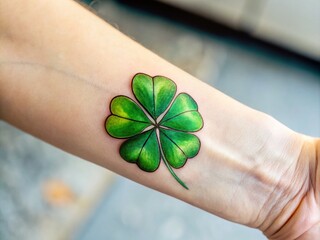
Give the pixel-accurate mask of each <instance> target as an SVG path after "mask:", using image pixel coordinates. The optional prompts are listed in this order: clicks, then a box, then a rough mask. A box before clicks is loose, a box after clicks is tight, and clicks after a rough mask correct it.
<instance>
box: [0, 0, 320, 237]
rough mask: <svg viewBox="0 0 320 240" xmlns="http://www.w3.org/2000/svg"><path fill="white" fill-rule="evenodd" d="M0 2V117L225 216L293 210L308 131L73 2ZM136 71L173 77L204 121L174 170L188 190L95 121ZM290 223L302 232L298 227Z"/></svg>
mask: <svg viewBox="0 0 320 240" xmlns="http://www.w3.org/2000/svg"><path fill="white" fill-rule="evenodd" d="M17 2H18V3H17ZM0 4H1V5H0V11H2V12H0V18H1V19H0V24H1V26H0V28H1V31H0V32H1V34H2V35H1V39H0V41H1V43H2V44H1V45H0V58H1V59H0V61H1V65H0V86H1V88H0V94H1V99H0V107H1V108H0V114H1V116H2V118H3V119H4V120H5V121H8V122H9V123H11V124H13V125H15V126H17V127H19V128H21V129H22V130H25V131H27V132H29V133H31V134H33V135H35V136H37V137H39V138H41V139H43V140H45V141H47V142H49V143H51V144H53V145H56V146H58V147H60V148H62V149H64V150H66V151H68V152H71V153H74V154H76V155H78V156H80V157H82V158H85V159H87V160H89V161H92V162H94V163H97V164H99V165H101V166H104V167H106V168H108V169H110V170H112V171H114V172H117V173H119V174H121V175H123V176H126V177H128V178H130V179H133V180H135V181H137V182H140V183H142V184H144V185H147V186H149V187H152V188H154V189H157V190H159V191H162V192H164V193H167V194H169V195H172V196H174V197H177V198H179V199H182V200H183V201H186V202H189V203H191V204H193V205H196V206H198V207H200V208H203V209H205V210H207V211H209V212H211V213H214V214H217V215H219V216H221V217H224V218H226V219H228V220H231V221H236V222H240V223H242V224H245V225H248V226H252V227H259V228H260V229H261V230H266V229H267V228H269V233H273V232H276V231H277V230H278V229H280V228H281V227H282V226H283V225H284V224H285V223H286V222H287V220H288V219H289V218H290V217H291V215H292V214H293V213H294V212H295V211H296V209H297V208H298V206H299V204H300V203H301V201H302V198H303V196H305V195H306V193H307V190H309V187H310V186H309V185H306V184H307V183H309V182H308V181H309V180H310V179H311V178H310V176H311V173H312V169H313V167H311V166H313V163H315V156H312V153H313V152H314V149H315V148H314V144H315V140H314V139H311V138H307V137H304V136H302V135H299V134H297V133H294V132H293V131H291V130H289V129H287V128H286V127H284V126H283V125H281V124H280V123H278V122H277V121H275V120H274V119H272V118H271V117H269V116H267V115H265V114H263V113H260V112H258V111H255V110H253V109H250V108H248V107H246V106H244V105H242V104H240V103H238V102H236V101H234V100H232V99H230V98H229V97H227V96H225V95H223V94H222V93H220V92H218V91H217V90H215V89H213V88H211V87H209V86H207V85H206V84H204V83H202V82H200V81H198V80H197V79H195V78H193V77H192V76H190V75H188V74H186V73H185V72H183V71H181V70H180V69H178V68H176V67H174V66H173V65H171V64H169V63H167V62H166V61H164V60H162V59H161V58H159V57H158V56H156V55H154V54H153V53H151V52H149V51H148V50H146V49H144V48H143V47H141V46H140V45H138V44H136V43H135V42H133V41H132V40H130V39H129V38H127V37H125V36H123V35H122V34H121V33H119V32H118V31H116V30H115V29H113V28H112V27H111V26H109V25H108V24H106V23H105V22H103V21H102V20H100V19H99V18H97V17H96V16H94V15H93V14H91V13H90V12H88V11H87V10H85V9H83V8H82V7H80V6H79V5H77V4H76V3H74V2H72V1H62V0H60V1H55V2H44V1H35V0H34V1H27V2H26V1H24V2H23V3H22V2H20V1H2V2H1V3H0ZM17 4H19V5H20V7H19V8H17V7H15V6H16V5H17ZM137 72H145V73H148V74H149V75H152V76H154V75H163V76H167V77H169V78H171V79H173V80H174V81H175V82H176V84H177V86H178V90H179V92H187V93H189V94H190V95H191V96H192V97H193V98H194V99H195V100H196V101H197V103H198V105H199V111H200V112H201V114H202V117H203V120H204V127H203V129H202V130H201V131H199V132H198V133H196V135H197V136H198V137H199V139H200V141H201V149H200V152H199V154H198V155H197V156H196V157H195V158H194V159H190V160H188V162H187V164H186V165H185V166H184V167H183V168H181V169H179V170H177V173H178V174H179V176H180V178H181V179H183V180H184V181H185V182H186V184H187V185H188V187H189V190H188V191H186V190H185V189H183V188H182V187H181V186H180V185H179V184H177V183H176V182H175V181H174V179H173V178H172V177H171V175H170V174H169V173H168V171H167V169H166V167H165V166H164V164H161V165H160V168H159V169H158V170H157V171H156V172H154V173H146V172H143V171H141V170H140V169H139V168H137V166H135V165H131V164H128V163H127V162H125V161H124V160H123V159H121V157H120V155H119V147H120V144H121V142H122V141H120V140H116V139H113V138H111V137H110V136H108V135H107V134H106V132H105V130H104V121H105V118H106V117H107V115H109V114H110V113H109V110H108V107H109V103H110V101H111V99H112V98H113V97H114V96H116V95H121V94H124V95H127V96H131V97H132V92H131V86H130V83H131V79H132V77H133V76H134V75H135V74H136V73H137ZM302 150H303V151H302ZM314 169H315V167H314ZM293 179H295V181H293ZM292 199H293V200H294V201H293V202H292V203H289V201H290V200H292ZM274 206H276V207H277V208H273V207H274ZM284 207H287V209H286V211H285V213H284V214H283V213H281V210H282V209H284ZM288 207H289V209H288ZM280 213H281V214H280ZM279 216H282V217H283V218H282V219H281V220H279V222H276V224H272V223H273V222H274V220H275V219H276V218H278V219H280V218H279ZM287 226H289V225H287ZM306 227H307V226H306ZM297 231H303V229H301V226H300V229H299V230H297ZM286 232H290V231H286ZM295 234H298V233H295ZM286 239H287V238H286Z"/></svg>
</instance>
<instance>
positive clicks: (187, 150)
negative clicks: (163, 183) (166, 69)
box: [105, 73, 203, 189]
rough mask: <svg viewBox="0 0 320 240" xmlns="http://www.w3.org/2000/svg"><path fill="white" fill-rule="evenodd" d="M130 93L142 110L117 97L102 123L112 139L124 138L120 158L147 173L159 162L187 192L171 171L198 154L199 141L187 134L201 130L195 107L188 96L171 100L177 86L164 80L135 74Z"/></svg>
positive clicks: (132, 103) (199, 117) (163, 78)
mask: <svg viewBox="0 0 320 240" xmlns="http://www.w3.org/2000/svg"><path fill="white" fill-rule="evenodd" d="M132 91H133V94H134V96H135V98H136V99H137V101H138V103H139V104H140V105H141V106H142V107H140V105H138V103H136V102H135V101H134V100H132V99H130V98H129V97H126V96H116V97H115V98H113V99H112V101H111V103H110V112H111V115H109V116H108V118H107V119H106V123H105V128H106V130H107V132H108V134H109V135H110V136H111V137H114V138H127V140H126V141H124V142H123V143H122V145H121V147H120V155H121V157H122V158H123V159H124V160H126V161H127V162H129V163H136V164H137V165H138V166H139V168H140V169H142V170H143V171H146V172H154V171H156V170H157V169H158V167H159V165H160V161H161V159H162V160H163V162H164V163H165V165H166V167H167V168H168V170H169V172H170V173H171V175H172V176H173V177H174V178H175V179H176V180H177V181H178V182H179V183H180V184H181V185H182V186H183V187H184V188H186V189H188V187H187V185H186V184H185V183H184V182H183V181H182V180H181V179H180V178H179V177H178V176H177V175H176V174H175V172H174V171H173V168H175V169H177V168H181V167H183V166H184V165H185V163H186V162H187V160H188V159H189V158H193V157H195V156H196V155H197V154H198V152H199V150H200V140H199V138H198V137H197V136H196V135H194V134H191V133H188V132H197V131H199V130H200V129H201V128H202V127H203V120H202V117H201V115H200V113H199V112H198V105H197V103H196V102H195V101H194V99H193V98H192V97H191V96H190V95H189V94H187V93H180V94H178V95H177V96H176V98H175V99H174V97H175V94H176V91H177V86H176V84H175V83H174V82H173V81H172V80H170V79H169V78H166V77H163V76H155V77H150V76H148V75H146V74H143V73H138V74H136V75H135V76H134V78H133V80H132ZM170 104H171V105H170ZM147 115H149V117H148V116H147ZM159 118H160V119H159Z"/></svg>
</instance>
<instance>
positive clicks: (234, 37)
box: [0, 0, 320, 240]
mask: <svg viewBox="0 0 320 240" xmlns="http://www.w3.org/2000/svg"><path fill="white" fill-rule="evenodd" d="M83 2H84V3H85V4H89V5H90V7H91V8H92V9H93V11H94V12H96V14H98V15H99V16H101V17H102V18H104V19H106V21H108V22H109V23H111V24H112V25H113V26H115V27H116V28H118V29H119V30H120V31H122V32H123V33H125V34H127V35H129V36H130V37H131V38H133V39H135V40H136V41H138V42H139V43H141V44H142V45H143V46H145V47H147V48H149V49H151V50H152V51H154V52H156V53H157V54H158V55H160V56H161V57H163V58H165V59H167V60H168V61H170V62H172V63H174V64H175V65H177V66H179V67H180V68H182V69H184V70H185V71H187V72H189V73H191V74H192V75H194V76H196V77H198V78H199V79H201V80H203V81H205V82H207V83H208V84H210V85H212V86H214V87H215V88H218V89H219V90H221V91H222V92H224V93H226V94H227V95H230V96H232V97H233V98H235V99H237V100H238V101H240V102H242V103H244V104H246V105H249V106H250V107H253V108H255V109H258V110H260V111H264V112H266V113H268V114H270V115H272V116H274V117H275V118H276V119H278V120H279V121H280V122H282V123H284V124H285V125H287V126H288V127H290V128H292V129H294V130H295V131H298V132H301V133H304V134H308V135H312V136H320V1H319V0H304V1H301V0H300V1H298V0H282V1H277V0H197V1H195V0H172V1H170V0H162V1H147V0H144V1H142V0H135V1H129V0H127V1H125V0H121V1H120V0H118V1H116V0H100V1H83ZM66 11H67V10H66ZM102 51H103V49H102ZM0 239H1V240H16V239H17V240H18V239H19V240H20V239H24V240H29V239H32V240H38V239H39V240H40V239H41V240H51V239H58V240H62V239H75V240H100V239H108V240H118V239H119V240H126V239H132V240H136V239H138V240H147V239H148V240H149V239H153V240H158V239H159V240H180V239H183V240H194V239H196V240H207V239H210V240H215V239H220V240H221V239H247V240H262V239H265V237H264V236H263V235H262V234H261V233H259V232H258V231H256V230H253V229H250V228H247V227H243V226H240V225H238V224H234V223H230V222H227V221H224V220H222V219H220V218H217V217H215V216H212V215H210V214H208V213H206V212H204V211H202V210H199V209H196V208H194V207H192V206H190V205H188V204H186V203H183V202H181V201H179V200H176V199H173V198H171V197H168V196H165V195H163V194H161V193H158V192H155V191H153V190H150V189H147V188H145V187H143V186H140V185H138V184H136V183H133V182H131V181H129V180H127V179H124V178H122V177H119V176H116V175H114V174H113V173H110V172H108V171H107V170H105V169H102V168H100V167H98V166H96V165H93V164H91V163H88V162H86V161H84V160H82V159H79V158H77V157H74V156H72V155H69V154H67V153H65V152H62V151H60V150H59V149H56V148H54V147H52V146H50V145H48V144H46V143H44V142H41V141H40V140H38V139H35V138H34V137H32V136H30V135H28V134H25V133H23V132H21V131H19V130H17V129H15V128H13V127H12V126H10V125H8V124H6V123H4V122H0Z"/></svg>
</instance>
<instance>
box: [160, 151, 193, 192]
mask: <svg viewBox="0 0 320 240" xmlns="http://www.w3.org/2000/svg"><path fill="white" fill-rule="evenodd" d="M160 152H161V158H162V159H163V161H164V164H165V165H166V166H167V168H168V170H169V172H170V173H171V175H172V176H173V177H174V179H175V180H177V182H178V183H180V185H181V186H182V187H184V188H185V189H187V190H189V188H188V186H187V185H186V184H185V183H184V182H183V181H182V180H181V179H180V178H179V177H178V176H177V175H176V173H175V172H174V171H173V169H172V167H171V166H170V164H169V163H168V161H167V159H166V158H165V157H164V155H163V153H162V151H160Z"/></svg>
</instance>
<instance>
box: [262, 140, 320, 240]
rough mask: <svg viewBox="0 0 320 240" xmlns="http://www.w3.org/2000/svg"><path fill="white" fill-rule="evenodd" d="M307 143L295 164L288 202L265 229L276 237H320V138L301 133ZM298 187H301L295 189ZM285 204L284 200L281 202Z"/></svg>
mask: <svg viewBox="0 0 320 240" xmlns="http://www.w3.org/2000/svg"><path fill="white" fill-rule="evenodd" d="M300 137H301V139H302V141H303V146H302V149H301V151H300V154H299V156H298V159H297V164H296V166H295V174H294V177H293V178H292V180H291V183H290V188H289V189H288V190H287V191H286V192H287V195H288V193H290V192H291V193H292V192H294V193H295V194H294V195H293V196H292V197H286V198H283V199H284V201H282V202H283V203H285V204H284V205H283V207H281V212H280V213H279V214H278V215H277V216H276V218H274V219H273V220H272V224H271V225H269V226H268V228H266V229H261V230H263V232H264V234H265V235H266V236H267V237H268V238H269V239H272V240H284V239H285V240H290V239H299V240H300V239H301V240H304V239H318V238H319V236H320V232H319V226H320V209H319V167H318V161H319V159H318V158H319V139H318V140H316V139H313V138H310V137H306V136H302V135H301V136H300ZM295 189H297V190H295ZM279 204H281V203H279Z"/></svg>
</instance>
